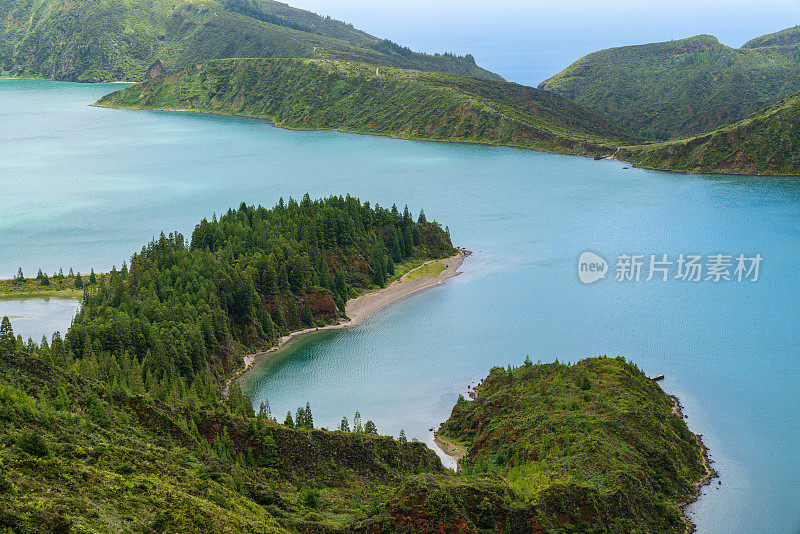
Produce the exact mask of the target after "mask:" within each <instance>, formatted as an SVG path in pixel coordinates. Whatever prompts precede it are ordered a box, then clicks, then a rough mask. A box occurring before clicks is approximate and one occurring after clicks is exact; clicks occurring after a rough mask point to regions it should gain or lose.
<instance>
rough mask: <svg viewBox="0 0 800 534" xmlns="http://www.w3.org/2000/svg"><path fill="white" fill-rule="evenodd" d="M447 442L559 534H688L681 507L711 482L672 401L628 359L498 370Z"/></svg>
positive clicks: (468, 465) (456, 417) (459, 410)
mask: <svg viewBox="0 0 800 534" xmlns="http://www.w3.org/2000/svg"><path fill="white" fill-rule="evenodd" d="M440 433H442V434H443V435H444V436H445V437H448V438H451V439H454V440H456V441H458V442H461V443H463V444H465V445H466V446H467V448H468V453H467V456H466V457H465V458H464V460H462V463H461V465H462V467H463V468H464V470H465V471H466V472H467V473H470V472H471V473H483V472H487V471H489V472H495V473H497V474H499V475H501V476H502V477H504V478H505V479H506V480H507V481H508V483H509V484H510V486H511V487H512V488H513V489H514V490H515V491H516V492H517V493H518V494H519V495H521V496H522V497H523V498H524V499H525V500H526V501H527V502H529V503H531V504H532V505H533V506H534V507H535V509H536V510H537V513H538V518H539V521H540V522H541V524H542V526H544V527H545V528H552V529H555V530H556V531H559V532H561V531H569V532H572V531H581V532H583V531H591V532H606V531H612V532H631V531H636V532H683V530H684V523H683V520H682V517H681V513H680V510H679V508H678V505H677V503H678V502H681V501H683V500H684V499H686V498H688V497H690V496H691V495H693V491H694V490H693V483H694V482H696V481H698V480H700V479H701V478H702V477H703V475H704V474H705V469H704V467H703V464H702V452H701V449H700V448H699V446H698V443H697V441H696V438H695V436H694V435H693V434H692V433H691V432H690V431H689V429H688V428H687V427H686V423H685V422H684V421H683V420H682V418H680V417H679V416H677V415H675V414H673V413H672V406H671V400H670V398H669V397H668V396H667V395H666V394H665V393H664V392H663V391H662V390H661V389H660V388H659V387H658V386H657V385H656V384H655V383H654V382H653V381H651V380H650V379H648V378H647V377H646V376H645V375H644V374H643V373H642V372H641V371H639V370H638V369H636V368H635V366H633V365H632V364H629V363H626V362H625V361H624V360H623V359H621V358H615V359H609V358H590V359H586V360H582V361H580V362H578V363H576V364H574V365H571V366H567V365H563V364H558V363H555V364H545V365H530V364H526V365H524V366H522V367H520V368H517V369H514V370H513V371H511V372H509V371H506V370H504V369H502V368H494V369H493V370H492V371H491V373H490V374H489V376H488V377H487V378H486V379H485V380H484V381H483V382H482V384H481V385H480V386H478V388H477V389H476V391H475V395H474V400H472V401H465V400H461V401H459V402H458V404H456V406H455V407H454V408H453V413H452V415H451V416H450V418H449V419H448V420H447V421H446V422H445V423H444V424H443V425H442V427H441V429H440ZM592 529H595V530H592ZM606 529H608V530H606Z"/></svg>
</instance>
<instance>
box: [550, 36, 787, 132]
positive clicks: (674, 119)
mask: <svg viewBox="0 0 800 534" xmlns="http://www.w3.org/2000/svg"><path fill="white" fill-rule="evenodd" d="M797 35H798V30H797V28H791V29H788V30H784V31H782V32H778V33H775V34H771V35H767V36H763V37H759V38H756V39H753V40H751V41H749V42H748V43H746V44H745V45H744V46H743V47H742V48H740V49H735V48H731V47H729V46H726V45H723V44H721V43H720V42H719V41H718V40H717V39H716V38H715V37H712V36H710V35H698V36H695V37H690V38H688V39H680V40H677V41H668V42H663V43H651V44H643V45H636V46H624V47H619V48H610V49H607V50H601V51H598V52H594V53H592V54H589V55H587V56H585V57H582V58H581V59H579V60H577V61H576V62H574V63H573V64H572V65H570V66H569V67H567V68H566V69H564V70H563V71H562V72H560V73H558V74H556V75H555V76H553V77H552V78H550V79H548V80H545V81H544V82H542V83H541V84H540V85H539V88H540V89H547V90H550V91H555V92H558V93H560V94H563V95H565V96H568V97H569V98H572V99H574V100H575V101H576V102H578V103H579V104H582V105H584V106H587V107H590V108H594V109H597V110H598V111H601V112H604V113H607V114H608V115H610V116H611V117H613V118H614V119H617V120H618V121H620V122H621V123H622V124H623V125H625V126H627V127H630V128H633V129H634V130H636V131H638V132H639V133H642V134H648V135H650V136H652V137H656V138H659V139H667V138H669V137H674V136H676V135H687V134H695V133H700V132H706V131H710V130H714V129H716V128H718V127H720V126H722V125H725V124H731V123H733V122H736V121H738V120H741V119H743V118H745V117H746V116H747V115H748V114H750V113H752V112H754V111H756V110H758V109H760V108H762V107H764V106H766V105H768V104H770V103H772V102H774V101H776V100H778V99H781V98H783V97H786V96H788V95H790V94H793V93H795V92H797V91H800V77H798V76H797V72H798V69H800V41H799V40H798V38H797Z"/></svg>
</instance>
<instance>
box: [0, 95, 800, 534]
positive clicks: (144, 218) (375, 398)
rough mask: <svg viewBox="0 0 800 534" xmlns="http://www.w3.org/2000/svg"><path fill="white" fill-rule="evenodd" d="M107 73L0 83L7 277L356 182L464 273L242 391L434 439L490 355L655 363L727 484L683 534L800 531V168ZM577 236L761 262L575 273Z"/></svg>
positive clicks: (2, 262) (88, 263) (267, 372)
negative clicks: (312, 107)
mask: <svg viewBox="0 0 800 534" xmlns="http://www.w3.org/2000/svg"><path fill="white" fill-rule="evenodd" d="M116 88H117V87H115V86H108V85H106V86H82V85H74V84H66V83H55V82H22V81H2V82H0V121H2V122H1V123H2V125H3V127H2V128H0V187H2V191H3V192H4V194H3V195H0V213H2V215H3V216H2V217H0V274H1V275H3V276H12V275H13V274H14V273H15V272H16V270H17V267H19V266H22V267H23V269H24V271H25V272H26V273H31V274H32V273H35V272H36V270H37V269H38V268H40V267H41V268H43V269H45V270H46V271H47V272H53V271H55V270H58V268H59V267H61V268H63V269H64V270H65V271H66V270H67V269H69V268H70V267H72V268H74V269H75V270H76V271H81V272H87V271H88V269H89V268H90V267H94V268H95V269H96V270H105V269H108V268H110V267H111V265H112V264H116V265H117V266H119V265H120V264H121V263H122V261H123V260H125V259H127V258H128V257H129V255H130V253H131V252H132V251H134V250H139V249H140V248H141V246H142V244H143V243H144V242H145V241H147V240H149V239H150V238H151V237H152V236H155V235H158V233H159V232H160V231H162V230H165V231H170V230H179V231H182V232H184V233H185V234H187V235H188V234H190V233H191V230H192V228H193V226H194V224H195V223H196V222H197V221H199V220H200V219H201V218H202V217H205V216H209V215H210V214H211V213H212V212H217V213H220V212H222V211H224V210H227V209H228V208H229V207H231V206H236V205H238V204H239V203H240V202H241V201H243V200H244V201H246V202H248V203H255V204H258V203H261V204H264V205H272V204H273V203H275V202H276V201H277V200H278V198H279V197H281V196H284V197H288V196H290V195H292V196H295V197H300V196H301V195H302V194H303V193H305V192H309V193H310V194H311V195H312V196H313V197H318V196H323V195H328V194H333V193H336V194H339V193H342V194H344V193H351V194H353V195H357V196H359V197H361V198H362V199H363V200H370V201H372V202H379V203H380V204H382V205H387V206H390V205H391V204H392V203H394V202H396V203H398V205H399V206H400V207H401V208H402V206H403V205H404V204H406V203H407V204H408V205H409V207H410V208H411V209H412V211H414V212H415V213H416V212H418V211H419V209H420V208H424V209H425V212H426V214H427V215H428V218H429V219H431V218H436V219H438V220H440V221H442V222H444V223H446V224H448V225H449V227H450V230H451V233H452V235H453V241H454V242H455V243H456V244H457V245H460V246H464V247H467V248H469V249H471V250H473V251H474V252H475V254H474V255H473V256H472V257H470V258H469V259H468V260H467V261H466V262H465V264H464V266H463V271H464V274H462V275H461V276H459V277H456V278H454V279H452V280H451V281H449V282H448V283H447V284H445V285H444V286H440V287H437V288H435V289H432V290H430V291H427V292H425V293H422V294H417V295H414V296H412V297H410V298H408V299H405V300H403V301H401V302H398V303H396V304H394V305H392V306H390V307H388V308H386V309H385V310H383V311H381V312H379V313H378V314H376V315H374V316H373V317H372V318H370V319H369V320H368V321H366V322H365V323H363V324H362V325H361V326H359V327H357V328H354V329H352V330H349V331H344V332H335V333H324V334H321V335H318V336H316V337H313V338H307V339H304V340H301V341H299V342H297V343H295V344H294V345H292V346H291V348H290V349H289V350H287V351H284V352H283V353H281V355H280V356H279V357H277V358H275V359H273V360H271V361H269V362H266V363H265V364H264V365H262V366H260V367H259V368H258V369H257V370H256V371H255V372H253V373H251V374H250V375H248V377H247V380H246V383H245V385H246V387H247V389H248V390H249V391H250V392H251V394H252V396H253V398H254V401H255V402H256V403H258V402H260V401H261V400H262V399H263V398H264V397H268V398H269V400H270V403H271V405H272V408H273V411H274V412H275V413H276V414H285V413H286V411H287V410H292V411H294V410H295V409H296V408H297V406H299V405H305V403H306V401H309V402H310V403H311V406H312V410H313V413H314V417H315V422H317V423H318V424H319V425H322V426H328V427H333V426H335V425H337V424H338V422H339V420H341V418H342V416H344V415H347V416H348V417H352V414H353V413H354V412H355V411H356V410H359V411H360V412H361V414H362V415H363V417H364V418H365V419H372V420H374V421H375V422H376V424H377V425H378V429H379V430H380V431H381V432H382V433H390V434H394V435H396V434H397V433H398V432H399V431H400V429H401V428H402V429H405V431H406V433H407V434H408V435H409V436H413V437H417V438H418V439H420V440H428V439H429V438H430V434H429V431H428V429H429V428H432V427H435V426H437V425H438V424H439V423H440V422H441V421H443V420H444V419H445V418H447V416H448V415H449V412H450V408H451V407H452V405H453V404H454V402H455V400H456V398H457V396H458V394H459V393H461V392H463V391H464V390H465V389H466V386H467V385H468V384H470V383H471V382H473V381H475V380H477V379H480V378H481V377H483V376H484V375H486V373H487V372H488V370H489V369H490V368H491V367H492V366H493V365H507V364H520V363H521V362H522V361H523V360H524V358H525V356H526V355H530V357H531V359H532V360H534V361H536V360H540V359H541V360H542V361H552V360H554V359H555V358H558V359H559V360H562V361H575V360H577V359H579V358H582V357H586V356H592V355H598V354H607V355H609V356H616V355H623V356H625V357H626V358H629V359H631V360H633V361H635V362H636V363H637V364H638V365H639V366H640V367H641V368H643V369H644V370H645V371H646V372H648V373H650V374H661V373H663V374H665V375H666V376H667V379H666V380H665V381H664V382H663V387H664V388H665V389H666V390H667V391H669V392H670V393H675V394H677V395H679V396H680V397H681V400H682V402H683V404H684V405H685V407H686V413H687V414H688V415H689V419H688V423H689V426H690V428H691V429H692V430H694V431H695V432H698V433H701V434H703V437H704V440H705V442H706V444H707V445H708V446H709V447H710V449H711V456H712V458H713V459H714V460H715V461H716V463H715V467H716V468H717V469H718V470H719V471H720V473H721V475H722V478H721V480H722V485H721V486H717V485H716V483H715V485H714V486H713V487H712V488H709V489H706V492H705V493H706V495H704V496H703V497H702V498H701V500H700V501H699V502H698V503H697V504H696V505H694V506H693V507H692V518H693V520H694V521H695V522H696V523H697V524H698V526H699V532H701V533H751V532H769V533H773V532H775V533H787V534H789V533H791V534H795V533H797V532H798V529H800V512H799V510H800V482H798V480H800V456H798V454H797V450H798V444H800V425H798V421H800V389H798V383H800V333H799V332H800V330H799V329H798V326H800V307H799V306H798V304H800V303H799V302H798V300H799V299H798V297H800V291H798V285H799V284H800V271H798V264H800V181H797V180H788V179H784V180H774V179H755V178H730V177H702V176H700V177H697V176H682V175H675V174H666V173H657V172H651V171H644V170H638V169H629V170H624V169H623V164H621V163H619V162H611V161H603V162H595V161H592V160H590V159H585V158H577V157H567V156H558V155H550V154H542V153H536V152H528V151H523V150H514V149H505V148H490V147H479V146H466V145H448V144H434V143H422V142H407V141H398V140H392V139H385V138H377V137H368V136H357V135H346V134H338V133H332V132H311V133H309V132H292V131H287V130H280V129H275V128H272V127H270V126H268V125H267V124H266V123H264V122H262V121H256V120H246V119H234V118H225V117H214V116H205V115H203V116H200V115H191V114H180V113H156V112H135V111H117V110H105V109H98V108H92V107H88V104H90V103H91V102H93V101H94V100H95V99H96V98H98V97H99V96H101V95H102V94H104V93H106V92H108V91H110V90H113V89H116ZM584 250H591V251H594V252H596V253H598V254H600V255H601V256H604V257H605V258H606V259H607V260H609V261H610V262H612V268H613V262H614V261H615V260H616V256H617V255H618V254H622V253H628V254H631V253H635V254H645V255H649V254H659V255H660V254H669V255H670V256H671V257H672V258H673V259H674V258H675V257H677V255H678V254H680V253H684V254H690V253H698V254H704V255H707V254H714V253H718V252H723V253H728V254H734V255H735V254H739V253H744V254H747V255H753V254H756V253H760V254H761V255H762V256H763V257H764V262H763V264H762V268H761V273H760V279H759V280H758V281H757V282H755V283H750V282H742V283H737V282H724V283H718V284H715V283H712V282H699V283H696V284H689V283H681V282H679V281H676V280H670V281H669V282H656V281H651V282H647V283H645V282H643V281H642V282H639V283H617V282H615V281H613V280H611V279H607V280H602V281H599V282H597V283H596V284H593V285H583V284H581V283H580V282H579V280H578V277H577V274H576V261H577V258H578V255H579V254H580V253H581V252H583V251H584ZM3 313H12V314H16V315H25V313H24V312H21V311H20V312H14V311H13V310H11V311H9V312H3ZM54 313H55V314H56V315H58V312H56V311H54ZM73 313H74V311H72V310H68V313H67V311H65V315H64V316H63V319H62V321H61V323H59V324H58V325H56V324H52V325H49V324H48V325H47V328H53V327H56V326H57V327H58V328H59V329H61V330H62V331H63V329H64V328H65V327H66V326H68V325H69V320H70V319H71V316H72V314H73ZM17 324H19V325H20V326H19V327H20V328H23V325H22V322H18V323H15V326H16V325H17Z"/></svg>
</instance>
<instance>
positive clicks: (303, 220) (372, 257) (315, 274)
mask: <svg viewBox="0 0 800 534" xmlns="http://www.w3.org/2000/svg"><path fill="white" fill-rule="evenodd" d="M454 252H455V250H454V249H453V246H452V244H451V242H450V238H449V236H448V233H447V232H446V231H445V230H444V229H442V228H441V226H440V225H438V224H437V223H435V222H428V221H426V220H425V216H424V214H420V217H419V218H418V221H416V222H415V221H414V220H413V219H412V216H411V213H410V211H409V210H408V208H405V210H404V211H403V212H402V213H401V212H400V211H399V210H398V209H397V207H395V206H393V207H392V208H391V209H385V208H382V207H380V206H377V205H376V206H375V207H374V208H373V207H372V206H370V204H369V203H363V204H362V203H361V202H360V201H359V200H358V199H356V198H352V197H349V196H348V197H330V198H327V199H324V200H316V201H312V200H311V199H310V198H309V196H308V195H306V196H305V197H304V198H303V199H302V201H301V202H297V201H295V200H293V199H289V201H288V202H284V201H283V199H281V201H280V203H279V204H278V205H277V206H275V207H274V208H272V209H266V208H263V207H260V206H259V207H253V206H247V205H245V204H242V205H241V206H240V207H239V209H237V210H229V211H228V212H227V213H225V214H224V215H222V216H221V217H220V218H219V219H217V218H216V217H214V218H212V220H211V221H208V220H206V219H204V220H203V221H201V222H200V223H199V224H198V225H197V226H196V227H195V229H194V231H193V233H192V237H191V241H190V242H189V243H187V242H186V240H185V238H184V236H183V235H181V234H180V233H177V232H176V233H171V234H170V235H163V234H162V235H161V236H160V237H159V238H158V239H155V240H153V241H152V242H150V243H149V244H148V245H147V246H145V247H143V248H142V250H141V252H139V253H137V254H134V255H133V257H132V258H131V262H130V266H128V265H127V264H126V265H123V267H122V269H121V270H117V269H116V268H115V269H113V270H112V271H111V273H110V274H109V275H108V276H107V277H103V278H100V280H99V283H98V284H97V285H95V286H89V287H87V291H86V295H85V297H84V304H83V307H82V309H81V311H80V313H79V314H78V316H77V317H76V318H75V320H74V323H73V325H72V328H71V329H70V331H69V333H68V334H67V335H66V337H65V340H64V342H63V343H62V342H61V341H56V342H54V346H53V347H51V350H52V357H53V358H54V359H55V360H56V361H58V362H60V363H62V364H66V365H68V366H69V365H70V363H69V362H72V361H74V362H75V363H74V365H75V366H77V367H78V368H79V369H80V372H81V374H82V375H83V376H91V377H95V378H99V379H103V380H106V381H110V382H112V383H115V384H117V385H118V386H119V387H120V388H122V389H125V390H129V391H131V392H134V393H145V392H148V393H149V394H150V395H151V396H152V397H153V398H156V399H160V400H164V401H167V400H168V401H169V402H170V403H171V405H173V406H176V405H178V404H184V401H186V402H188V403H189V404H190V405H197V404H204V403H208V402H212V401H213V400H214V399H215V397H216V395H217V391H218V389H219V385H220V384H221V383H222V382H223V380H224V378H225V377H226V376H227V375H228V374H229V373H230V372H231V370H232V369H234V368H236V367H237V366H239V365H240V364H241V359H242V356H243V354H244V353H245V351H254V350H258V349H263V348H266V347H269V346H270V345H272V344H274V343H275V341H276V340H277V338H278V337H280V336H282V335H284V334H287V333H288V332H291V331H293V330H299V329H302V328H308V327H314V326H321V325H325V324H329V323H336V322H339V321H340V320H341V319H342V318H343V317H344V311H345V303H346V302H347V300H348V298H350V297H352V296H354V295H356V294H358V293H359V292H362V291H364V290H365V289H368V288H372V287H376V288H377V287H381V286H383V285H385V284H386V283H387V281H388V280H389V279H390V278H391V277H392V276H393V275H394V272H395V266H396V265H398V264H402V263H403V262H408V261H411V260H414V259H418V260H420V261H422V260H427V259H431V258H440V257H444V256H449V255H451V254H453V253H454Z"/></svg>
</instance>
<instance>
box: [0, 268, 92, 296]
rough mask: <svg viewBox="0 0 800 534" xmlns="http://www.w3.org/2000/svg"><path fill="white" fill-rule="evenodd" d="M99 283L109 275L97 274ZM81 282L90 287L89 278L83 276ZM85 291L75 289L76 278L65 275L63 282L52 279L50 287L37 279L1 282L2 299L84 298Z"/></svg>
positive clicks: (55, 278) (0, 294) (56, 277)
mask: <svg viewBox="0 0 800 534" xmlns="http://www.w3.org/2000/svg"><path fill="white" fill-rule="evenodd" d="M96 276H97V281H98V282H100V280H101V279H103V278H105V279H106V280H107V279H108V274H100V273H97V275H96ZM81 280H83V282H84V283H85V284H86V285H87V286H89V276H88V275H83V276H81ZM82 296H83V289H77V288H75V277H74V276H69V275H64V279H63V280H61V279H59V278H58V276H52V277H50V284H49V285H42V283H41V282H40V281H39V280H37V279H36V278H26V279H25V280H24V281H23V282H21V283H20V282H18V281H17V280H14V279H7V280H0V299H15V298H30V297H43V298H47V297H82Z"/></svg>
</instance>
